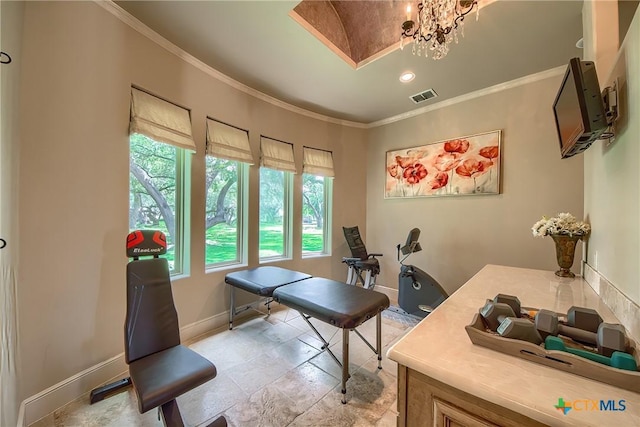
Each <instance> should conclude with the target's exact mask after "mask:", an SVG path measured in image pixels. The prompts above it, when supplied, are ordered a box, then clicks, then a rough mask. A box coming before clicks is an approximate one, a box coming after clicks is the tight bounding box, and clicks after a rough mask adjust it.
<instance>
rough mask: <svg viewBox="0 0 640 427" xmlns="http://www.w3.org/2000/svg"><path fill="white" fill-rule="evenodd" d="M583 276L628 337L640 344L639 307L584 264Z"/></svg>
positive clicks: (598, 273)
mask: <svg viewBox="0 0 640 427" xmlns="http://www.w3.org/2000/svg"><path fill="white" fill-rule="evenodd" d="M583 276H584V280H585V281H586V282H587V283H588V284H589V286H591V288H593V290H594V291H595V292H596V293H597V294H598V295H599V296H600V299H602V302H604V303H605V305H606V306H607V307H609V308H610V309H611V311H613V314H615V316H616V317H617V318H618V320H619V321H620V323H622V325H624V327H625V328H626V329H627V332H628V334H629V336H630V337H631V338H633V340H634V341H635V342H637V343H640V306H638V304H636V303H635V302H633V301H632V300H631V299H629V297H627V296H626V295H625V294H623V293H622V292H620V290H619V289H618V288H616V287H615V286H614V285H613V284H612V283H611V282H609V281H608V280H607V279H606V278H605V277H604V276H603V275H602V274H600V272H598V271H597V270H595V269H594V268H593V267H591V266H590V265H589V264H587V263H586V262H585V263H583Z"/></svg>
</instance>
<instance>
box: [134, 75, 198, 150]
mask: <svg viewBox="0 0 640 427" xmlns="http://www.w3.org/2000/svg"><path fill="white" fill-rule="evenodd" d="M134 133H139V134H141V135H145V136H148V137H149V138H152V139H153V140H155V141H158V142H164V143H165V144H170V145H173V146H176V147H179V148H184V149H186V150H190V151H194V152H195V151H196V144H195V143H194V141H193V134H192V132H191V118H190V116H189V110H187V109H185V108H182V107H178V106H177V105H175V104H172V103H171V102H168V101H165V100H163V99H160V98H158V97H155V96H153V95H149V94H148V93H146V92H143V91H141V90H139V89H136V88H131V121H130V122H129V135H131V134H134Z"/></svg>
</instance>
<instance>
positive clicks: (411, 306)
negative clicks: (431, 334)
mask: <svg viewBox="0 0 640 427" xmlns="http://www.w3.org/2000/svg"><path fill="white" fill-rule="evenodd" d="M419 237H420V229H419V228H414V229H413V230H411V231H410V232H409V235H408V236H407V241H406V243H405V244H404V246H401V245H400V244H398V246H397V247H396V249H397V251H398V262H400V274H399V276H398V305H399V306H400V308H401V309H402V310H404V311H405V312H406V313H407V314H409V315H412V316H415V317H419V318H424V317H426V316H427V315H428V314H429V313H431V312H432V311H433V310H434V309H435V308H436V307H437V306H439V305H440V304H441V303H442V302H443V301H444V300H445V299H446V298H447V297H448V296H449V295H448V294H447V292H446V291H445V290H444V289H442V286H440V284H439V283H438V281H437V280H436V279H434V278H433V277H431V276H430V275H429V274H428V273H427V272H425V271H423V270H421V269H419V268H418V267H416V266H414V265H407V264H404V261H405V260H406V259H407V258H408V257H409V255H411V254H412V253H415V252H419V251H421V250H422V247H421V246H420V243H419V242H418V238H419ZM400 253H402V255H404V257H403V258H402V259H400Z"/></svg>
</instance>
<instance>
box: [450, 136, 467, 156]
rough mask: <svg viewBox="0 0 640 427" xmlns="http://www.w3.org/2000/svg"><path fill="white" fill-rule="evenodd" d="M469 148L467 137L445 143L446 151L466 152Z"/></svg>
mask: <svg viewBox="0 0 640 427" xmlns="http://www.w3.org/2000/svg"><path fill="white" fill-rule="evenodd" d="M468 149H469V141H467V140H466V139H452V140H451V141H447V142H445V143H444V151H446V152H447V153H460V154H463V153H466V152H467V150H468Z"/></svg>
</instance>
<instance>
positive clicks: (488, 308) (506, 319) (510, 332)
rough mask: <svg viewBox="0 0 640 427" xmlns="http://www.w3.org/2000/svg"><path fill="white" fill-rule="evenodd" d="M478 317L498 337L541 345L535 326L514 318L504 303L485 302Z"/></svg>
mask: <svg viewBox="0 0 640 427" xmlns="http://www.w3.org/2000/svg"><path fill="white" fill-rule="evenodd" d="M480 315H481V316H482V318H483V319H484V320H485V322H486V324H487V326H489V329H491V330H492V331H496V332H497V333H498V334H500V336H502V337H505V338H512V339H517V340H523V341H528V342H531V343H533V344H536V345H538V344H541V343H542V337H541V336H540V333H539V332H538V331H537V330H536V327H535V325H534V324H533V323H532V322H530V321H529V320H527V319H522V318H518V317H516V315H515V313H514V312H513V309H512V308H511V307H510V306H509V305H508V304H505V303H497V302H493V301H487V303H486V304H485V305H484V307H482V308H481V309H480Z"/></svg>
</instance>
